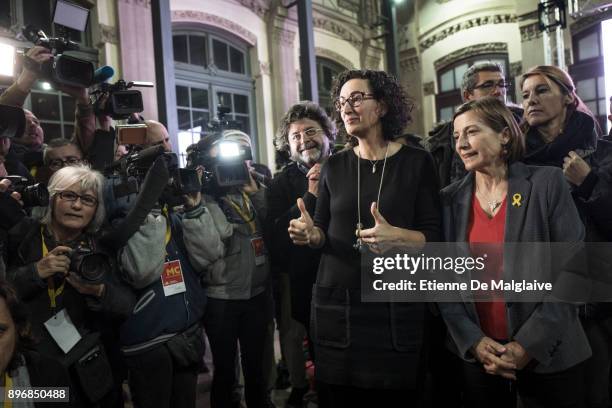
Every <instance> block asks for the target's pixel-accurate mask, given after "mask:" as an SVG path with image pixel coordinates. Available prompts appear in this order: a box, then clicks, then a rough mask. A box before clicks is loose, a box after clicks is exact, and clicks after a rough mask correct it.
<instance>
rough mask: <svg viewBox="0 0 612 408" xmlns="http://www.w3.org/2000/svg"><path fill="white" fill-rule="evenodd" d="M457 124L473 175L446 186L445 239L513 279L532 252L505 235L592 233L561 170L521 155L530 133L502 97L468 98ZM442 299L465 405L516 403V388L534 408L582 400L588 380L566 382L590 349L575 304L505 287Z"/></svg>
mask: <svg viewBox="0 0 612 408" xmlns="http://www.w3.org/2000/svg"><path fill="white" fill-rule="evenodd" d="M453 125H454V134H453V137H454V138H455V150H456V152H457V154H458V155H459V157H460V158H461V160H462V161H463V164H464V165H465V168H466V170H467V171H468V174H467V175H466V176H465V177H464V178H463V179H461V180H458V181H456V182H454V183H453V184H451V185H450V186H448V187H446V188H444V189H443V190H442V192H441V195H442V217H443V226H444V227H443V232H444V238H445V240H446V241H448V242H467V243H469V247H470V250H471V252H472V255H473V256H484V257H486V258H487V262H486V269H485V272H486V275H485V276H487V277H491V278H492V279H511V274H512V271H514V270H529V269H528V267H529V262H533V259H531V258H530V257H525V256H523V257H520V256H512V255H511V254H508V253H504V243H516V242H542V241H544V242H579V241H581V240H582V239H583V238H584V227H583V225H582V223H581V221H580V218H579V216H578V212H577V210H576V207H575V205H574V203H573V201H572V197H571V195H570V191H569V189H568V188H567V184H566V182H565V180H564V179H563V174H562V172H561V170H560V169H557V168H554V167H546V166H540V167H536V166H527V165H525V164H523V163H522V162H521V161H520V159H521V158H522V156H523V153H524V150H525V141H524V136H523V134H522V133H521V131H520V129H519V127H518V124H517V123H516V121H515V120H514V118H513V116H512V113H511V112H510V110H509V109H508V108H507V107H506V106H505V105H504V104H503V103H502V102H500V101H499V100H497V99H494V98H484V99H479V100H474V101H470V102H467V103H466V104H464V105H462V106H460V107H459V108H458V109H457V112H456V114H455V116H454V123H453ZM508 196H509V197H512V204H510V203H508ZM558 220H563V222H558ZM483 243H484V244H486V245H485V247H486V248H483V246H482V245H479V244H483ZM510 306H512V307H510ZM439 307H440V311H441V313H442V316H443V318H444V321H445V322H446V325H447V327H448V333H449V335H450V337H451V341H449V348H450V349H451V351H452V352H453V353H455V354H456V355H457V356H458V357H459V358H461V359H462V360H463V361H462V365H461V367H462V368H461V369H462V378H463V381H462V386H463V396H464V406H466V407H470V408H487V407H492V406H495V407H503V408H511V407H516V395H517V392H518V394H520V396H521V400H522V402H523V406H525V407H526V408H535V407H576V408H577V407H581V406H582V405H581V403H582V394H581V393H580V387H575V388H573V387H567V386H564V384H565V385H567V384H578V383H579V382H580V381H581V374H582V372H581V367H582V364H581V363H582V362H583V361H585V360H586V359H587V358H588V357H589V356H590V353H591V350H590V348H589V344H588V342H587V340H586V337H585V334H584V331H583V329H582V326H581V325H580V321H579V319H578V312H577V308H576V307H575V306H573V305H570V304H565V303H546V302H544V301H540V302H532V303H517V302H514V303H506V301H505V300H504V298H503V296H502V297H499V298H494V300H493V301H487V302H469V301H466V302H464V303H439ZM544 324H545V325H546V330H545V331H543V330H542V326H543V325H544ZM560 344H563V347H559V345H560ZM552 349H554V350H555V352H554V353H551V351H550V350H552Z"/></svg>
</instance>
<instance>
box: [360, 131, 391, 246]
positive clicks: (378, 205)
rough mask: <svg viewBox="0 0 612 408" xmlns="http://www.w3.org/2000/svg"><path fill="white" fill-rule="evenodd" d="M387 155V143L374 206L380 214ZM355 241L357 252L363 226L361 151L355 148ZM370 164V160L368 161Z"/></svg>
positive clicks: (374, 166)
mask: <svg viewBox="0 0 612 408" xmlns="http://www.w3.org/2000/svg"><path fill="white" fill-rule="evenodd" d="M388 153H389V142H387V149H386V150H385V160H384V161H383V168H382V173H381V175H380V184H379V185H378V197H377V198H376V206H377V208H378V211H379V212H380V192H381V191H382V184H383V179H384V177H385V167H386V166H387V154H388ZM357 157H358V159H357V241H356V242H355V244H354V245H353V248H355V249H356V250H358V251H359V252H361V251H362V249H363V242H362V241H361V230H362V229H363V224H362V223H361V151H360V150H359V146H357ZM368 161H370V162H371V160H369V159H368ZM375 172H376V163H374V165H373V168H372V173H375Z"/></svg>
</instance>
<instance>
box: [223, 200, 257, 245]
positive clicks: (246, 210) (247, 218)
mask: <svg viewBox="0 0 612 408" xmlns="http://www.w3.org/2000/svg"><path fill="white" fill-rule="evenodd" d="M223 198H224V199H225V200H226V201H227V203H228V204H229V205H231V206H232V208H233V209H234V210H236V212H237V213H238V215H239V216H240V218H242V219H243V221H244V222H246V223H247V224H249V227H250V228H251V233H252V234H253V235H255V234H256V233H257V224H255V211H253V210H252V207H251V204H250V203H251V200H250V199H249V196H247V194H246V193H245V192H244V191H243V192H242V206H240V205H239V204H238V203H236V202H235V201H234V200H232V199H231V198H229V197H223Z"/></svg>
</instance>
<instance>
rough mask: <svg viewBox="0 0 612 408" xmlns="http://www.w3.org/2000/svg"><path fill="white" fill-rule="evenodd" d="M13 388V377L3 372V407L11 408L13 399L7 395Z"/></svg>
mask: <svg viewBox="0 0 612 408" xmlns="http://www.w3.org/2000/svg"><path fill="white" fill-rule="evenodd" d="M11 388H13V379H12V378H11V377H10V376H9V375H8V372H6V373H4V406H3V408H13V400H12V399H10V398H9V397H8V394H9V390H10V389H11Z"/></svg>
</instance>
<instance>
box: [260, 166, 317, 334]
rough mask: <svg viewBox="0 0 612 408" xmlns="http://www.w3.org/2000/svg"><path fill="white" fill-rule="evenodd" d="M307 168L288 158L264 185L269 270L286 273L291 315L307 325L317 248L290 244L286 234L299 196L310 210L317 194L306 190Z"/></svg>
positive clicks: (295, 210) (315, 271) (295, 215)
mask: <svg viewBox="0 0 612 408" xmlns="http://www.w3.org/2000/svg"><path fill="white" fill-rule="evenodd" d="M307 170H308V169H305V168H300V167H299V166H298V165H297V164H296V163H295V162H291V163H290V164H288V165H287V166H285V167H284V168H283V170H282V171H280V172H278V173H276V175H275V176H274V180H273V181H272V183H271V184H270V186H269V187H268V188H267V189H266V205H267V206H268V211H267V218H266V230H265V232H264V238H266V241H267V242H266V247H267V248H268V249H269V251H270V261H271V270H272V273H273V274H275V275H277V276H278V274H279V273H288V274H289V279H290V286H291V316H292V317H293V318H294V319H295V320H297V321H299V322H301V323H303V324H304V325H306V326H308V324H309V322H310V300H311V297H312V285H313V284H314V282H315V279H316V275H317V269H318V268H319V258H320V253H321V251H320V250H315V249H312V248H309V247H308V246H298V245H293V243H292V242H291V239H290V238H289V232H288V230H287V228H288V227H289V222H290V221H291V220H292V219H294V218H298V217H299V216H300V210H299V209H298V207H297V205H296V201H297V199H298V198H299V197H301V198H302V199H303V200H304V204H305V205H306V209H307V210H308V212H309V213H310V214H314V212H315V206H316V202H317V198H316V197H315V196H314V195H312V194H310V193H309V192H308V179H307V178H306V173H305V171H307Z"/></svg>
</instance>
